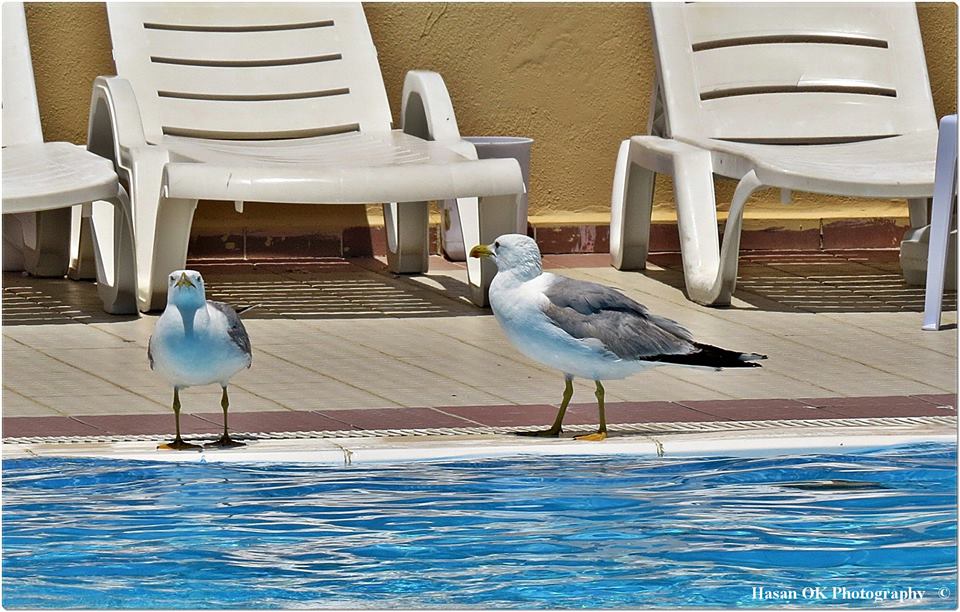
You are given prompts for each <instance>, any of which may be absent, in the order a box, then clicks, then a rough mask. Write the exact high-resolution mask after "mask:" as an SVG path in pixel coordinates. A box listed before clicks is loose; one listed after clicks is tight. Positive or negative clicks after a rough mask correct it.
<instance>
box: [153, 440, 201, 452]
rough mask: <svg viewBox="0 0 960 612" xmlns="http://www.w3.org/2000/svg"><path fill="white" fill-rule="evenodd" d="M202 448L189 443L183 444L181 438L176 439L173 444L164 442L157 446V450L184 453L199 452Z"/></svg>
mask: <svg viewBox="0 0 960 612" xmlns="http://www.w3.org/2000/svg"><path fill="white" fill-rule="evenodd" d="M201 448H202V447H201V446H200V445H198V444H190V443H189V442H184V441H183V439H182V438H180V437H177V439H175V440H174V441H173V442H165V443H163V444H158V445H157V450H175V451H185V450H200V449H201Z"/></svg>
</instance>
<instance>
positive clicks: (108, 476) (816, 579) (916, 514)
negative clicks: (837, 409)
mask: <svg viewBox="0 0 960 612" xmlns="http://www.w3.org/2000/svg"><path fill="white" fill-rule="evenodd" d="M955 466H956V450H955V448H953V447H946V446H943V445H932V444H931V445H920V446H913V447H909V448H894V449H887V450H880V451H871V452H861V453H851V454H843V455H819V456H817V455H812V456H796V457H788V458H752V459H750V458H708V459H668V458H665V459H650V458H634V457H566V458H555V457H552V458H517V459H506V460H505V459H491V460H481V461H458V462H444V463H410V464H407V465H399V466H398V465H379V466H371V465H366V466H351V467H341V468H331V467H324V466H316V465H236V464H200V465H189V464H163V463H151V462H126V461H103V460H75V459H74V460H70V459H22V460H21V459H18V460H6V461H4V462H3V602H2V603H3V605H4V606H5V607H7V608H70V607H81V608H275V607H290V608H292V607H330V608H397V607H401V608H430V607H433V608H464V607H482V608H499V607H513V608H617V607H619V608H624V607H683V606H690V607H717V606H723V607H734V606H736V607H740V606H743V607H779V606H781V605H783V604H784V603H787V604H790V605H797V606H807V607H837V606H849V607H877V606H884V607H887V606H892V605H904V606H914V607H924V608H931V607H934V608H954V607H956V605H957V598H956V586H957V571H956V568H957V555H956V537H957V535H956V519H957V516H956V512H957V508H956V477H957V475H956V468H955ZM818 587H819V588H820V590H819V591H817V590H815V589H817V588H818ZM758 589H760V590H758ZM842 589H846V591H843V590H842ZM908 589H909V591H908ZM884 590H895V591H903V592H904V593H903V594H902V595H901V594H894V595H893V597H894V598H897V597H904V598H905V599H904V600H903V601H902V602H899V601H897V600H896V599H894V600H890V599H885V600H881V601H877V599H876V598H877V595H878V594H881V593H882V591H884ZM920 591H923V597H922V598H918V597H919V592H920ZM774 592H777V594H779V595H781V597H786V598H787V599H782V598H777V599H768V597H772V594H773V593H774ZM910 592H912V593H913V594H912V595H911V594H910ZM791 593H794V594H795V597H796V598H795V599H793V598H791V597H790V594H791ZM821 594H822V597H821ZM883 596H886V597H889V596H890V595H889V594H883Z"/></svg>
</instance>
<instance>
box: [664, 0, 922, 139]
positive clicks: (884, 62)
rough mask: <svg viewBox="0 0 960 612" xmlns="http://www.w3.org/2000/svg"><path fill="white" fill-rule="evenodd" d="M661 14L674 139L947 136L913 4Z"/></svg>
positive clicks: (710, 6) (738, 7) (745, 7)
mask: <svg viewBox="0 0 960 612" xmlns="http://www.w3.org/2000/svg"><path fill="white" fill-rule="evenodd" d="M651 10H652V12H653V23H654V30H655V36H656V41H657V44H656V48H657V62H658V71H659V78H660V91H661V92H662V95H663V102H664V105H665V108H666V118H667V130H668V134H667V135H672V136H674V137H676V136H683V135H687V136H695V137H701V138H702V137H708V138H717V139H726V140H736V141H748V142H749V141H754V142H801V143H802V142H830V141H844V140H859V139H867V138H874V137H882V136H890V135H896V134H904V133H908V132H912V131H916V130H920V129H931V128H932V127H934V126H935V125H936V120H935V117H934V110H933V100H932V98H931V95H930V84H929V81H928V77H927V71H926V63H925V57H924V54H923V46H922V43H921V38H920V27H919V23H918V21H917V15H916V9H915V7H914V6H913V5H912V4H808V3H798V4H772V3H770V4H766V3H764V4H760V3H755V4H735V3H703V4H698V3H667V2H663V3H654V4H653V5H652V9H651Z"/></svg>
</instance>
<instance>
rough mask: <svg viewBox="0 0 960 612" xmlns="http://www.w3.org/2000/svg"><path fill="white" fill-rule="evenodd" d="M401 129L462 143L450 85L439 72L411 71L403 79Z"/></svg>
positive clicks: (436, 139) (421, 136) (453, 142)
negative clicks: (449, 88)
mask: <svg viewBox="0 0 960 612" xmlns="http://www.w3.org/2000/svg"><path fill="white" fill-rule="evenodd" d="M400 128H401V129H402V130H403V131H404V132H406V133H407V134H411V135H413V136H417V137H419V138H424V139H426V140H435V141H438V142H443V143H445V144H448V145H454V144H456V143H458V142H460V140H461V139H460V129H459V128H458V127H457V117H456V115H455V114H454V112H453V103H452V102H451V101H450V94H449V93H448V92H447V86H446V84H445V83H444V82H443V77H441V76H440V75H439V74H437V73H436V72H431V71H429V70H411V71H409V72H407V76H406V78H405V79H404V81H403V106H402V107H401V110H400Z"/></svg>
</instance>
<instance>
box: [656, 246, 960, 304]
mask: <svg viewBox="0 0 960 612" xmlns="http://www.w3.org/2000/svg"><path fill="white" fill-rule="evenodd" d="M650 261H651V262H652V263H654V264H656V267H657V268H659V269H656V268H650V269H647V270H645V271H644V272H643V274H645V275H647V276H648V277H650V278H652V279H654V280H657V281H659V282H662V283H664V284H667V285H670V286H672V287H675V288H678V289H681V290H682V289H683V286H684V284H683V272H682V270H683V268H682V264H681V260H680V255H679V254H674V253H667V254H651V256H650ZM734 297H735V298H737V299H739V300H742V301H743V302H746V303H747V304H749V305H750V306H751V307H752V308H755V309H757V310H762V311H769V312H809V313H829V312H850V313H856V312H863V313H870V312H916V313H921V312H923V301H924V288H923V287H916V286H910V285H907V283H906V282H905V281H904V279H903V275H902V274H901V272H900V263H899V260H898V255H897V251H896V250H886V249H883V250H881V249H878V250H856V251H818V252H800V251H797V252H777V253H762V252H754V253H743V254H742V255H741V258H740V265H739V274H738V278H737V290H736V293H735V294H734ZM956 308H957V292H956V291H947V292H945V293H944V296H943V311H944V312H950V311H951V310H956Z"/></svg>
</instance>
